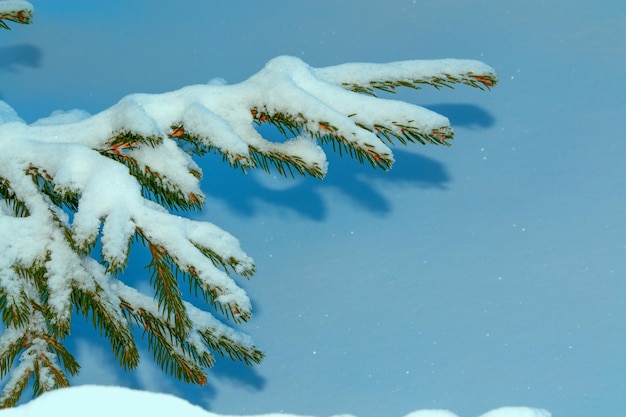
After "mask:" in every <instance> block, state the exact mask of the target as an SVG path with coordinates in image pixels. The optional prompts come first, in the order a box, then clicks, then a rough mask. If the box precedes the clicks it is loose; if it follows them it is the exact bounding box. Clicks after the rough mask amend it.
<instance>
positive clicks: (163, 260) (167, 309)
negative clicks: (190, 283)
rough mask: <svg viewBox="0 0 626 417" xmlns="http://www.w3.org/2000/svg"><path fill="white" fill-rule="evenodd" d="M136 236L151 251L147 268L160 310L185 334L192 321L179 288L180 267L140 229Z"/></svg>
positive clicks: (137, 230)
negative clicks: (178, 273)
mask: <svg viewBox="0 0 626 417" xmlns="http://www.w3.org/2000/svg"><path fill="white" fill-rule="evenodd" d="M136 235H137V237H138V238H139V240H140V241H141V242H142V244H143V245H144V246H147V247H148V249H149V250H150V255H151V259H150V262H149V263H148V265H147V266H146V268H147V269H148V270H149V271H150V284H151V285H152V287H153V288H154V291H155V293H156V298H157V300H158V306H159V309H160V310H161V312H163V313H165V314H166V317H168V318H172V319H173V320H174V323H175V326H176V329H177V331H178V332H179V333H182V334H184V333H186V332H187V331H188V330H189V329H190V328H191V320H190V319H189V316H188V315H187V312H186V310H185V306H184V303H183V299H182V297H181V291H180V288H179V286H178V277H177V274H176V271H178V265H177V263H176V262H175V261H174V259H173V258H172V257H171V256H170V255H169V253H168V252H167V250H166V249H165V248H164V247H163V246H160V245H158V244H155V243H153V242H152V241H151V240H150V239H149V238H148V237H147V236H146V235H145V234H144V233H143V231H142V230H141V229H140V228H137V229H136Z"/></svg>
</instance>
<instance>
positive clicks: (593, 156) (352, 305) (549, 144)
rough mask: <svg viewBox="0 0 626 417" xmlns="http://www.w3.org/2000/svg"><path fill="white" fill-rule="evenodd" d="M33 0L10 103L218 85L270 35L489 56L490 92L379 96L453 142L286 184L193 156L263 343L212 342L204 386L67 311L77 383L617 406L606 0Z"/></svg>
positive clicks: (352, 405) (365, 399) (623, 229)
mask: <svg viewBox="0 0 626 417" xmlns="http://www.w3.org/2000/svg"><path fill="white" fill-rule="evenodd" d="M33 4H34V5H35V19H34V23H33V25H31V26H28V27H23V26H16V25H13V30H12V31H10V32H4V33H2V38H1V42H0V76H1V77H2V80H3V82H2V83H1V84H0V99H2V100H5V101H7V102H8V103H9V104H10V105H12V106H13V107H14V108H15V109H16V110H17V111H18V112H19V114H20V115H21V116H22V117H23V118H24V119H26V120H27V121H33V120H35V119H37V118H39V117H43V116H46V115H48V114H49V113H50V112H51V111H52V110H55V109H65V110H67V109H71V108H81V109H86V110H87V111H89V112H91V113H95V112H97V111H99V110H102V109H104V108H106V107H107V106H110V105H112V104H114V103H115V102H117V101H118V100H119V99H120V98H122V97H123V96H124V95H126V94H130V93H134V92H163V91H168V90H172V89H176V88H179V87H182V86H184V85H188V84H196V83H204V82H207V81H208V80H210V79H211V78H214V77H222V78H224V79H226V80H227V81H228V82H232V83H234V82H238V81H241V80H243V79H245V78H246V77H248V76H250V75H252V74H253V73H254V72H256V71H257V70H258V69H260V68H261V67H262V66H263V65H264V63H265V62H267V61H268V60H269V59H271V58H272V57H274V56H277V55H282V54H289V55H295V56H298V57H300V58H302V59H303V60H305V61H306V62H308V63H310V64H311V65H314V66H324V65H332V64H338V63H343V62H350V61H372V62H385V61H393V60H403V59H427V58H446V57H453V58H471V59H480V60H483V61H485V62H486V63H488V64H489V65H491V66H493V67H494V68H495V69H496V70H497V72H498V74H499V76H500V84H499V85H498V86H497V87H496V88H495V89H494V90H493V91H490V92H481V91H474V90H472V89H469V88H462V87H459V88H457V89H455V90H442V91H436V90H430V89H426V90H422V91H418V92H414V91H406V92H401V93H399V94H398V95H397V98H399V99H403V100H407V101H409V102H412V103H415V104H420V105H424V106H426V107H429V108H432V109H434V110H436V111H440V112H442V113H443V114H444V115H446V116H448V117H449V118H450V120H451V122H452V124H453V127H455V130H456V139H455V140H454V142H453V146H452V147H451V148H443V147H421V146H412V147H409V148H402V149H398V150H397V152H396V159H397V163H396V166H395V167H394V168H393V169H392V171H390V172H388V173H382V172H378V171H372V170H371V169H370V167H369V166H361V165H359V164H358V163H356V162H354V161H351V160H347V159H344V160H341V159H340V158H338V157H329V159H330V162H331V165H330V171H329V175H328V178H327V179H325V180H324V181H317V180H313V179H301V178H299V179H296V180H295V181H292V182H289V181H286V180H283V179H277V178H274V177H273V176H272V175H269V176H268V175H265V174H262V173H252V174H249V175H246V176H243V175H241V174H240V173H238V172H236V171H232V170H230V169H229V168H228V167H224V166H222V165H221V164H220V162H219V158H211V157H207V158H206V159H205V160H203V161H202V166H203V169H204V173H205V179H204V182H203V187H204V190H205V191H206V193H207V195H208V197H209V198H208V204H207V208H206V211H205V212H204V213H203V214H201V215H199V216H200V217H202V218H205V219H207V220H210V221H212V222H215V223H216V224H217V225H219V226H221V227H223V228H225V229H226V230H228V231H230V232H232V233H233V234H234V235H235V236H237V237H238V238H239V239H240V240H241V241H242V244H243V246H244V248H245V249H246V251H247V252H248V253H249V254H250V255H251V256H253V257H254V258H255V260H256V262H257V269H258V273H257V276H255V277H254V278H253V279H252V281H251V282H250V283H245V287H246V289H247V291H248V292H249V294H250V296H251V298H252V300H253V303H254V305H255V311H256V316H255V318H254V319H253V320H252V321H251V322H250V323H248V324H246V325H245V326H243V330H245V331H247V332H248V333H250V334H252V335H253V336H254V337H255V339H256V341H257V343H258V344H259V345H260V346H261V347H262V348H263V349H264V350H265V352H266V354H267V359H266V360H265V361H264V363H263V364H262V365H260V366H258V367H256V368H254V369H247V368H244V367H242V366H238V365H231V364H229V363H227V362H226V361H220V362H219V363H218V365H217V366H216V368H215V369H214V370H213V371H212V373H211V379H210V381H209V385H208V386H207V387H205V388H202V389H200V388H194V387H186V386H184V385H182V384H177V383H174V382H173V381H171V380H170V379H168V378H167V377H165V376H164V375H163V376H161V375H160V374H159V373H158V372H156V371H157V370H156V368H155V367H154V365H153V364H151V363H150V362H146V363H144V364H143V365H142V367H141V369H140V370H139V371H137V372H134V373H131V374H123V373H122V372H121V371H119V370H118V369H117V368H116V367H115V364H114V361H113V360H112V358H111V354H110V353H109V351H108V346H107V345H106V343H105V344H98V343H99V342H98V341H97V339H96V338H95V337H94V335H93V334H92V333H89V332H88V331H86V332H87V333H86V336H83V335H82V334H80V332H79V331H78V330H79V329H80V330H81V331H82V327H81V326H77V331H76V332H75V335H74V336H73V341H72V343H73V350H74V352H76V353H77V355H78V356H79V358H80V359H82V360H83V361H84V363H83V364H84V372H83V374H82V376H81V377H80V378H79V380H77V382H79V383H114V384H125V385H129V386H135V387H141V388H144V389H151V390H164V391H168V392H174V393H176V394H177V395H180V396H184V397H185V398H188V399H189V400H191V401H193V402H195V403H198V404H201V405H203V406H205V407H207V408H209V409H210V410H213V411H216V412H221V413H261V412H270V411H281V410H284V411H286V412H292V413H301V414H316V415H329V414H332V413H340V412H346V413H351V414H354V415H357V416H360V417H374V416H379V415H381V414H384V415H389V416H401V415H404V414H405V413H407V412H409V411H411V410H415V409H420V408H445V409H450V410H452V411H454V412H455V413H457V414H459V415H461V416H473V415H479V414H480V413H482V412H485V411H487V410H489V409H492V408H496V407H499V406H504V405H526V406H533V407H543V408H546V409H548V410H550V411H552V412H553V414H554V415H563V416H569V417H585V416H592V415H593V416H600V415H601V416H605V417H611V416H616V417H617V416H621V415H622V414H623V410H624V408H626V399H625V398H624V397H623V392H624V388H625V387H626V383H625V382H624V381H626V360H625V359H624V357H625V355H624V351H625V348H626V336H625V334H626V333H625V330H626V303H625V302H624V296H625V295H626V281H625V280H626V222H625V221H624V218H625V216H624V215H625V214H626V164H625V163H624V155H625V154H626V143H625V142H624V141H623V140H622V136H623V134H622V133H621V131H620V130H619V126H621V123H620V122H621V121H622V120H623V118H624V115H625V114H626V98H625V97H624V94H623V93H622V92H621V90H620V87H619V80H620V79H621V78H622V77H623V75H624V73H625V71H626V46H624V44H623V42H621V41H620V40H621V39H624V36H625V35H626V33H625V32H626V29H625V28H624V24H623V22H624V19H625V18H626V5H625V4H624V3H623V2H621V1H601V2H595V3H593V4H591V3H590V2H586V1H582V0H580V1H567V2H566V1H560V0H559V1H553V2H541V1H528V2H517V1H501V2H489V1H470V2H466V1H458V0H446V1H411V0H408V1H392V2H389V1H382V0H376V1H326V0H324V1H316V2H287V1H271V0H270V1H266V2H258V1H257V2H252V1H237V2H201V1H181V2H176V3H175V4H176V5H175V6H174V3H173V2H164V1H150V2H148V1H134V2H122V1H107V2H104V1H90V2H84V1H83V2H81V1H76V0H73V1H70V0H67V1H57V2H50V1H41V2H37V1H33ZM135 271H136V272H135V273H140V272H142V270H141V269H140V267H139V268H137V269H136V270H135Z"/></svg>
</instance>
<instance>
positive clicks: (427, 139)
mask: <svg viewBox="0 0 626 417" xmlns="http://www.w3.org/2000/svg"><path fill="white" fill-rule="evenodd" d="M9 4H11V5H13V6H15V5H19V6H20V7H21V8H22V9H23V10H32V9H28V8H24V7H25V6H24V2H15V1H14V2H6V1H5V2H0V11H2V10H4V11H5V12H7V10H8V7H9ZM13 6H12V7H13ZM20 7H18V8H17V9H20ZM17 9H16V10H17ZM7 13H8V12H7ZM6 16H8V14H6ZM6 16H5V15H3V16H2V17H3V18H6ZM496 81H497V79H496V77H495V75H494V72H493V70H492V69H491V68H490V67H488V66H486V65H484V64H482V63H479V62H477V61H464V60H440V61H404V62H396V63H391V64H346V65H339V66H334V67H327V68H312V67H310V66H308V65H307V64H305V63H304V62H302V61H301V60H300V59H298V58H294V57H286V56H285V57H278V58H276V59H273V60H271V61H270V62H269V63H268V64H267V65H266V66H265V67H264V68H263V69H262V70H261V71H259V72H258V73H257V74H256V75H254V76H252V77H250V78H249V79H248V80H246V81H244V82H242V83H240V84H235V85H224V84H216V83H211V84H207V85H195V86H189V87H185V88H182V89H180V90H176V91H172V92H169V93H164V94H133V95H130V96H127V97H125V98H123V99H122V100H120V102H119V103H117V104H116V105H114V106H112V107H111V108H109V109H106V110H104V111H102V112H100V113H98V114H96V115H93V116H90V115H88V114H86V113H84V112H81V111H71V112H65V113H53V114H52V115H51V116H50V117H48V118H45V119H41V120H38V121H37V122H35V123H32V124H30V125H29V124H26V123H25V122H24V121H23V120H21V119H20V118H19V116H18V115H17V114H16V113H15V111H14V110H13V109H12V108H11V107H10V106H8V105H7V104H6V103H4V102H0V309H1V310H2V320H3V323H4V325H5V326H6V328H7V331H6V332H5V333H4V334H3V335H2V336H1V337H0V366H1V367H2V368H1V370H2V375H4V374H6V373H7V372H8V370H9V369H10V368H12V367H13V364H14V362H15V360H16V359H17V358H18V357H19V365H17V366H15V367H14V371H13V373H12V374H11V377H10V378H9V383H8V384H7V386H6V387H5V389H4V391H3V393H4V394H3V396H2V400H1V401H2V403H3V404H12V403H13V402H14V401H17V397H19V394H20V393H21V392H22V390H23V389H24V388H25V387H26V384H27V383H28V381H29V380H30V379H31V378H34V381H35V388H36V392H38V391H37V390H38V389H40V390H43V391H45V390H48V389H49V388H51V387H58V386H64V385H66V381H67V377H66V376H65V371H64V370H66V371H68V372H70V373H75V372H78V365H77V364H76V362H75V360H74V358H73V357H72V356H71V355H70V354H69V353H68V352H67V351H66V350H65V349H64V348H63V344H62V342H63V339H64V338H65V337H66V336H67V335H68V334H69V329H70V324H71V323H70V322H71V312H72V311H73V310H76V311H78V312H79V313H81V314H82V315H84V316H85V317H91V319H92V322H93V324H94V326H95V327H97V328H98V329H99V331H100V333H101V334H103V335H104V336H105V337H106V338H107V339H108V340H109V342H110V344H111V347H112V349H113V352H114V353H115V355H116V357H117V358H118V360H119V362H120V365H121V366H122V367H123V368H124V369H131V368H134V367H136V366H137V363H138V361H139V356H138V350H137V347H136V345H135V341H134V338H133V336H132V328H133V327H139V328H140V329H143V330H144V335H145V336H146V337H147V339H148V346H149V348H150V350H151V351H152V353H153V354H154V356H155V358H156V360H157V362H158V363H159V364H160V365H161V366H162V368H163V369H164V370H165V371H167V372H169V373H171V374H173V375H174V376H176V377H177V378H179V379H184V380H185V381H188V382H193V383H198V384H203V383H204V382H206V375H205V372H204V368H206V367H209V366H211V364H212V363H213V360H214V359H213V355H212V353H211V352H217V353H220V354H223V355H227V356H229V357H231V358H233V359H237V360H241V361H244V362H246V363H257V362H259V361H260V360H261V359H262V357H263V354H262V353H261V352H260V351H259V350H258V349H257V348H256V347H255V346H254V344H253V342H252V341H251V340H250V339H249V338H248V337H246V336H244V335H242V334H240V333H239V332H238V331H236V330H234V329H232V328H230V327H228V326H226V325H224V324H221V323H220V322H219V321H218V320H217V319H216V318H215V317H214V316H213V315H212V314H211V313H209V312H207V311H203V310H201V309H200V308H198V307H196V306H193V305H192V304H190V303H189V302H187V301H185V300H184V293H183V292H182V291H181V289H180V281H181V280H183V281H187V282H188V284H189V288H190V291H191V292H192V293H194V294H196V295H200V296H201V297H202V298H203V299H204V300H205V301H206V302H207V303H208V304H210V305H211V306H212V307H213V308H214V309H215V310H216V311H218V312H220V313H221V314H223V315H224V316H225V317H226V318H228V319H230V320H232V321H234V322H242V321H247V320H248V319H250V317H251V316H252V308H251V303H250V300H249V298H248V296H247V294H246V293H245V291H244V290H243V289H242V288H241V287H240V286H239V285H238V284H237V282H236V281H235V280H234V278H233V275H239V276H240V277H244V278H249V277H251V276H252V275H253V274H254V272H255V266H254V262H253V260H252V259H251V258H250V257H249V256H248V255H247V254H246V253H245V252H244V251H243V250H242V249H241V247H240V244H239V242H238V240H237V239H236V238H234V237H233V236H232V235H230V234H229V233H227V232H225V231H224V230H222V229H220V228H219V227H217V226H215V225H213V224H211V223H208V222H199V221H194V220H190V219H188V218H183V217H181V216H179V214H180V212H181V211H189V210H199V209H201V208H202V206H203V204H204V194H203V193H202V190H201V189H200V179H201V177H202V171H201V169H200V167H199V165H198V164H197V163H196V162H195V161H194V160H193V156H202V155H204V154H206V153H207V152H219V153H221V154H222V156H223V158H224V160H225V161H226V162H228V163H230V164H231V165H232V166H233V167H236V168H240V169H242V170H244V171H246V170H248V169H252V168H257V167H258V168H262V169H265V170H270V169H271V168H272V167H274V168H275V169H276V170H277V171H278V172H280V173H282V174H285V175H288V174H293V172H294V171H295V172H298V173H301V174H303V175H311V176H314V177H319V178H321V177H323V176H324V175H325V174H326V172H327V169H328V167H327V160H326V154H325V152H324V149H323V147H322V146H323V145H324V144H331V145H332V148H333V149H335V150H338V151H339V152H340V153H342V152H346V153H348V154H349V155H350V156H353V157H355V158H357V159H358V160H360V161H362V162H365V161H367V162H369V163H370V164H371V165H372V166H374V167H381V168H383V169H388V168H390V167H391V164H392V163H393V154H392V152H391V149H390V147H389V146H390V145H393V144H394V143H396V142H400V143H402V144H407V143H411V142H418V143H422V144H426V143H432V144H444V145H448V139H450V138H452V137H453V132H452V129H451V128H450V125H449V121H448V119H447V118H446V117H444V116H442V115H439V114H437V113H434V112H432V111H430V110H427V109H425V108H422V107H419V106H416V105H413V104H409V103H404V102H401V101H397V100H389V99H381V98H378V97H376V96H375V95H374V90H376V89H379V90H393V89H395V87H397V86H407V87H413V88H417V87H419V86H420V85H422V84H431V85H433V86H435V87H441V86H451V85H452V84H453V83H463V84H467V85H470V86H473V87H478V88H490V87H492V86H493V85H494V84H495V83H496ZM364 93H365V94H364ZM263 123H269V124H271V125H273V126H275V127H276V128H277V130H278V131H279V132H282V133H283V134H284V135H285V136H286V141H279V142H276V141H272V140H270V139H268V138H264V137H263V136H262V135H261V134H260V133H259V131H258V125H259V124H263ZM134 242H138V243H141V244H143V245H144V246H145V247H147V248H148V250H149V253H150V257H151V260H150V263H149V265H148V270H149V272H150V283H151V285H152V288H153V290H154V296H153V297H150V296H146V295H143V294H140V293H139V292H138V291H136V290H135V289H133V288H131V287H129V286H127V285H125V284H123V283H122V281H121V280H122V279H123V276H122V275H121V273H122V272H123V271H124V269H125V267H126V264H127V260H128V256H129V251H130V248H131V245H132V243H134ZM97 247H99V248H100V249H99V251H97V250H96V248H97ZM33 323H38V324H37V326H33ZM35 346H36V348H35ZM33 349H35V350H33ZM33 352H36V353H33ZM42 372H44V373H42ZM37 384H39V385H37Z"/></svg>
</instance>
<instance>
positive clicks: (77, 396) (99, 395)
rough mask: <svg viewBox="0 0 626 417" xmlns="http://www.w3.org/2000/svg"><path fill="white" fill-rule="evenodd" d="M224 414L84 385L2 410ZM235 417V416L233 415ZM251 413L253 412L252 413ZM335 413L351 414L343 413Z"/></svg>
mask: <svg viewBox="0 0 626 417" xmlns="http://www.w3.org/2000/svg"><path fill="white" fill-rule="evenodd" d="M24 416H28V417H44V416H45V417H47V416H63V417H85V416H89V417H110V416H115V417H137V416H150V417H172V416H185V417H220V416H221V415H220V414H216V413H212V412H209V411H206V410H205V409H203V408H201V407H199V406H197V405H193V404H191V403H189V402H187V401H185V400H183V399H181V398H178V397H175V396H173V395H170V394H160V393H154V392H147V391H137V390H132V389H129V388H122V387H111V386H107V387H105V386H95V385H82V386H78V387H72V388H64V389H59V390H56V391H52V392H48V393H46V394H43V395H42V396H41V397H39V398H37V399H35V400H33V401H31V402H29V403H26V404H24V405H21V406H19V407H16V408H11V409H6V410H2V411H0V417H24ZM550 416H551V414H550V413H549V412H548V411H546V410H542V409H536V408H527V407H503V408H498V409H496V410H492V411H489V412H487V413H485V414H482V415H481V416H480V417H550ZM232 417H234V416H232ZM249 417H250V416H249ZM257 417H297V416H294V415H292V414H285V413H272V414H264V415H258V416H257ZM334 417H350V415H347V414H343V415H341V416H340V415H337V416H334ZM405 417H457V415H456V414H454V413H452V412H450V411H445V410H419V411H414V412H412V413H409V414H407V415H406V416H405Z"/></svg>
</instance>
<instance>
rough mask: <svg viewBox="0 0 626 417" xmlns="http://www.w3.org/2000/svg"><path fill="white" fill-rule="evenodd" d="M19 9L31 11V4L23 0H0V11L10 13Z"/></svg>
mask: <svg viewBox="0 0 626 417" xmlns="http://www.w3.org/2000/svg"><path fill="white" fill-rule="evenodd" d="M20 10H24V11H30V12H31V13H32V11H33V5H32V4H30V3H29V2H27V1H24V0H4V1H0V13H1V14H5V13H12V12H17V11H20Z"/></svg>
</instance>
